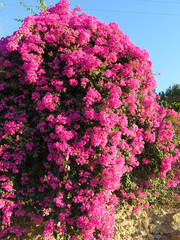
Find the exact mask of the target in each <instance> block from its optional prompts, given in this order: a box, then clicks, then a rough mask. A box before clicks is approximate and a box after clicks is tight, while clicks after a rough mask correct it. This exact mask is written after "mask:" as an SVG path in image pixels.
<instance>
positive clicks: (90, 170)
mask: <svg viewBox="0 0 180 240" xmlns="http://www.w3.org/2000/svg"><path fill="white" fill-rule="evenodd" d="M77 11H81V9H79V8H77V9H75V10H74V11H70V9H69V3H68V1H67V0H61V1H60V2H59V3H57V4H56V5H55V6H54V7H52V8H49V9H46V10H44V11H43V12H41V13H40V15H34V16H29V17H27V18H26V19H25V21H24V23H23V25H22V26H21V27H20V28H19V29H18V30H17V31H16V32H15V33H14V34H13V35H12V36H10V37H7V38H2V39H1V40H0V115H1V118H0V172H1V174H0V175H1V176H0V187H1V190H0V194H1V197H0V209H1V212H0V223H1V225H0V226H1V231H0V238H2V239H3V238H4V239H6V237H8V236H9V235H10V234H11V235H12V234H13V235H14V236H17V237H19V236H20V235H21V234H23V232H24V231H25V229H24V225H23V224H25V223H26V221H27V222H28V221H29V220H31V219H32V220H34V222H35V223H36V224H38V223H39V222H41V221H43V222H44V232H43V237H44V239H51V237H52V235H53V233H54V232H60V233H62V234H63V233H67V234H68V235H69V236H71V238H72V239H73V240H78V239H85V240H93V239H103V240H108V239H111V238H112V237H113V234H114V233H113V232H114V224H115V219H114V215H115V206H116V205H117V204H119V203H120V204H122V203H123V202H124V201H125V200H128V201H130V200H131V201H134V203H135V205H136V206H135V208H134V211H135V212H136V213H139V211H140V209H141V206H144V208H148V206H149V203H148V202H146V200H145V199H146V197H147V196H148V195H149V194H151V193H152V194H154V196H156V197H157V196H158V194H160V193H159V192H158V183H160V182H161V180H163V181H162V182H163V183H164V187H168V186H176V185H177V184H178V183H179V181H180V172H179V167H180V164H179V162H180V151H179V144H180V139H179V136H180V130H179V129H180V115H179V114H178V113H176V112H175V111H173V110H167V109H164V108H162V107H161V106H159V105H158V103H157V101H156V94H155V93H154V92H153V89H154V88H156V82H155V79H154V75H153V73H152V69H151V66H152V63H151V62H150V61H149V60H148V58H149V54H148V53H147V51H146V50H141V49H140V48H139V47H136V46H134V44H133V43H132V42H131V41H129V39H128V37H127V36H126V35H124V34H123V32H122V31H121V30H120V29H119V28H118V25H117V24H116V23H110V24H109V25H107V24H106V23H102V22H100V21H98V20H97V19H96V18H95V17H93V16H88V15H87V14H85V13H79V14H78V13H77ZM161 187H162V186H161Z"/></svg>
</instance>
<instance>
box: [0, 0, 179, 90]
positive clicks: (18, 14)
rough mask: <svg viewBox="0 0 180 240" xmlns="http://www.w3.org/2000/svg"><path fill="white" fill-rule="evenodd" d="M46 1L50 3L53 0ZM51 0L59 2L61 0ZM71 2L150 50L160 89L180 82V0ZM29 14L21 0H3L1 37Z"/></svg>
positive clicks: (33, 1) (32, 1) (27, 0)
mask: <svg viewBox="0 0 180 240" xmlns="http://www.w3.org/2000/svg"><path fill="white" fill-rule="evenodd" d="M37 2H38V1H37V0H24V3H25V4H27V5H29V6H31V5H36V6H37V5H38V4H37ZM45 2H46V4H47V6H49V5H50V1H49V0H46V1H45ZM51 2H52V4H53V5H55V4H56V3H57V2H59V0H51ZM3 4H4V5H3ZM70 4H71V7H70V8H71V9H73V8H74V7H75V6H77V5H78V4H79V6H80V7H81V8H82V10H83V11H84V12H87V13H88V14H89V15H93V16H96V17H97V18H98V19H99V20H100V21H103V22H106V23H110V22H116V23H118V25H119V28H120V29H121V30H122V31H123V32H124V34H126V35H128V36H129V38H130V40H132V42H133V43H134V44H135V45H137V46H139V47H140V48H142V49H143V48H144V49H146V50H147V51H148V52H149V54H150V60H151V61H152V62H153V72H154V73H155V74H156V73H157V72H159V73H161V75H160V76H159V75H157V76H155V78H156V82H157V89H156V92H160V91H165V90H166V89H167V88H168V87H169V86H172V85H173V84H175V83H177V84H180V0H110V1H106V0H89V1H85V0H70ZM1 5H2V6H1ZM32 8H33V7H32ZM34 9H35V10H36V12H37V13H38V12H39V10H38V9H36V8H34ZM29 14H30V13H29V12H28V11H27V10H26V9H25V8H24V7H22V5H20V4H19V0H0V35H1V37H6V36H9V35H12V34H13V32H14V31H16V30H17V29H18V28H19V27H20V26H21V24H22V23H18V22H16V21H14V20H13V19H16V18H17V19H19V18H21V19H24V18H25V17H26V16H27V15H29Z"/></svg>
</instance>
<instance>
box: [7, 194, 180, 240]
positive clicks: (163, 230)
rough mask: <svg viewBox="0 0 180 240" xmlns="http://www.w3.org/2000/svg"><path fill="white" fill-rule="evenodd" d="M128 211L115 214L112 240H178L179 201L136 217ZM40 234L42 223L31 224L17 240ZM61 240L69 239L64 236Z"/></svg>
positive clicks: (33, 239) (36, 239) (38, 237)
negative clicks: (37, 224)
mask: <svg viewBox="0 0 180 240" xmlns="http://www.w3.org/2000/svg"><path fill="white" fill-rule="evenodd" d="M130 210H132V208H131V207H129V209H126V210H124V209H122V210H119V211H118V213H117V214H116V225H115V237H114V238H113V240H180V199H179V200H176V202H175V203H173V204H172V202H170V203H169V204H165V205H162V204H158V205H152V206H150V208H149V209H144V210H142V211H141V212H140V214H138V215H137V214H134V213H133V214H131V215H129V214H128V212H129V211H130ZM42 232H43V224H42V223H41V224H40V225H39V226H36V225H33V224H32V225H31V226H29V227H28V228H27V232H26V234H24V235H23V236H22V237H21V238H19V239H18V240H43V238H42ZM9 239H10V240H17V237H13V236H11V237H10V238H9ZM57 239H60V238H57ZM61 239H62V240H68V239H69V238H68V237H67V236H66V237H64V238H61ZM52 240H56V239H55V238H52Z"/></svg>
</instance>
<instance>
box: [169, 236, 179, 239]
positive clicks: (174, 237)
mask: <svg viewBox="0 0 180 240" xmlns="http://www.w3.org/2000/svg"><path fill="white" fill-rule="evenodd" d="M170 240H180V235H179V236H172V237H171V238H170Z"/></svg>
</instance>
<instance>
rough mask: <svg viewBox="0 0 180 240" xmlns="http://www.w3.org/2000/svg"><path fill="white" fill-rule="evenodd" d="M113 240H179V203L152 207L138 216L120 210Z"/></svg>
mask: <svg viewBox="0 0 180 240" xmlns="http://www.w3.org/2000/svg"><path fill="white" fill-rule="evenodd" d="M129 210H131V208H130V209H129ZM114 240H180V201H177V203H176V204H174V205H172V204H165V205H162V204H158V205H153V206H151V207H150V208H149V209H146V210H143V211H141V212H140V214H138V215H137V214H134V213H133V214H132V215H129V214H128V211H127V210H126V211H125V210H120V211H119V212H118V214H117V215H116V226H115V237H114Z"/></svg>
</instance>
